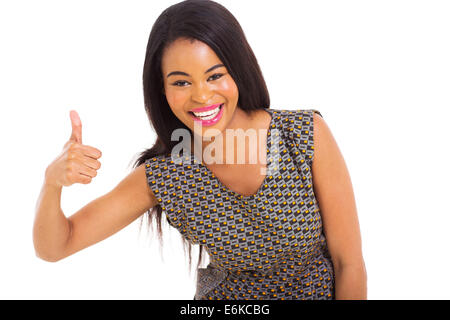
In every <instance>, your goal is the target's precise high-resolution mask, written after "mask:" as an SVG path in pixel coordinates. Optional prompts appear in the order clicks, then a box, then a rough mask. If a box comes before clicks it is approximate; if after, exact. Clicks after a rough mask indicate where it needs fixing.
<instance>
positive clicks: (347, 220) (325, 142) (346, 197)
mask: <svg viewBox="0 0 450 320" xmlns="http://www.w3.org/2000/svg"><path fill="white" fill-rule="evenodd" d="M314 150H315V151H314V158H313V164H312V171H313V184H314V192H315V194H316V197H317V200H318V202H319V207H320V210H321V214H322V220H323V230H324V233H325V237H326V239H327V245H328V249H329V251H330V255H331V257H332V261H333V266H334V269H335V280H336V281H335V283H336V287H335V295H336V299H367V287H366V286H367V284H366V282H367V279H366V278H367V276H366V269H365V264H364V260H363V256H362V248H361V247H362V246H361V235H360V230H359V223H358V216H357V210H356V203H355V197H354V194H353V187H352V183H351V180H350V174H349V172H348V170H347V166H346V164H345V161H344V158H343V156H342V154H341V152H340V150H339V147H338V145H337V143H336V141H335V140H334V137H333V135H332V133H331V131H330V129H329V128H328V126H327V124H326V123H325V121H324V120H323V119H322V117H320V116H319V115H317V114H316V113H314Z"/></svg>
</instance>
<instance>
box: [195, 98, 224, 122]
mask: <svg viewBox="0 0 450 320" xmlns="http://www.w3.org/2000/svg"><path fill="white" fill-rule="evenodd" d="M223 105H224V104H223V103H222V104H220V105H217V107H215V108H214V109H211V110H208V111H204V112H192V111H189V113H190V114H191V116H192V117H193V118H194V120H196V121H199V122H201V124H202V125H204V126H208V125H213V124H215V123H217V122H218V121H219V120H220V118H221V116H222V114H223Z"/></svg>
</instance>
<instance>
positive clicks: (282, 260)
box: [145, 109, 335, 300]
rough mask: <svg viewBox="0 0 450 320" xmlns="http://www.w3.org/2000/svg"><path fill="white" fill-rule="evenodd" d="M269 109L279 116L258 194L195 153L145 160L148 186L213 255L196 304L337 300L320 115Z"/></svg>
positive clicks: (184, 231)
mask: <svg viewBox="0 0 450 320" xmlns="http://www.w3.org/2000/svg"><path fill="white" fill-rule="evenodd" d="M264 110H266V111H267V112H268V113H269V114H270V115H271V116H272V119H271V122H270V126H269V128H268V131H267V161H266V163H267V164H266V166H267V169H269V167H270V168H271V170H267V171H266V173H267V174H266V176H265V180H264V181H263V183H262V184H261V186H260V187H259V189H258V191H257V192H256V193H255V194H253V195H250V196H243V195H240V194H238V193H235V192H233V191H232V190H230V189H228V188H227V187H225V186H224V185H223V184H222V183H221V182H220V181H219V180H218V179H217V178H216V177H215V175H214V174H213V173H212V172H211V171H210V170H209V169H208V168H207V167H206V166H205V165H204V164H203V163H202V161H199V159H197V158H196V157H195V155H193V154H191V155H173V154H168V155H160V156H156V157H153V158H150V159H147V160H146V161H145V170H146V176H147V181H148V184H149V187H150V188H151V190H152V191H153V193H154V194H155V197H156V198H157V200H158V205H160V206H161V208H162V210H163V212H165V214H166V217H167V220H168V222H169V224H170V225H171V226H172V227H174V228H176V229H177V230H178V231H179V232H180V233H181V235H182V236H183V237H185V238H186V239H187V240H188V241H189V242H190V243H191V244H201V245H203V246H204V247H205V249H206V251H207V252H208V254H209V258H210V263H209V264H208V266H207V267H206V268H198V269H197V288H196V293H195V297H194V299H196V300H204V299H205V300H233V299H236V300H305V299H334V297H335V295H334V269H333V264H332V261H331V257H330V254H329V251H328V247H327V243H326V239H325V235H324V233H323V230H322V219H321V215H320V208H319V205H318V203H317V201H316V198H315V195H314V190H313V181H312V161H313V157H314V140H313V132H314V131H313V129H314V121H313V114H314V112H316V113H318V114H319V115H321V114H320V112H319V111H317V110H314V109H308V110H279V109H264ZM321 116H322V115H321ZM180 158H183V160H185V161H180ZM186 160H187V161H186Z"/></svg>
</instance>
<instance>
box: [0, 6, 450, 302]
mask: <svg viewBox="0 0 450 320" xmlns="http://www.w3.org/2000/svg"><path fill="white" fill-rule="evenodd" d="M176 2H178V1H80V0H79V1H76V2H74V1H31V0H30V1H20V0H17V1H1V2H0V46H1V47H0V48H1V49H0V106H1V113H2V117H1V126H0V130H1V131H0V134H1V135H0V137H1V146H2V152H1V154H2V156H1V157H0V159H1V167H0V168H1V170H2V176H1V180H0V181H1V182H0V183H1V201H0V205H1V208H0V210H1V211H0V252H1V256H0V298H2V299H79V298H80V299H81V298H83V299H192V297H193V295H194V292H195V283H194V274H193V273H192V274H189V273H188V271H187V267H188V265H187V260H186V259H185V256H184V253H183V249H182V246H181V241H180V237H179V234H178V232H177V231H176V230H175V229H171V228H169V226H168V225H166V227H165V229H164V231H165V237H164V241H165V243H164V247H163V251H162V254H163V257H164V261H162V260H161V256H160V252H159V244H158V241H157V239H156V238H154V239H153V240H151V239H149V237H148V236H147V229H146V228H143V229H142V231H141V233H139V220H137V221H136V222H134V223H132V224H131V225H130V226H128V227H126V228H125V229H123V230H122V231H120V232H119V233H117V234H115V235H114V236H112V237H110V238H108V239H106V240H104V241H103V242H100V243H98V244H96V245H94V246H92V247H89V248H87V249H85V250H83V251H81V252H78V253H76V254H74V255H72V256H70V257H68V258H66V259H64V260H62V261H60V262H57V263H49V262H45V261H42V260H40V259H38V258H37V257H36V256H35V253H34V248H33V243H32V226H33V220H34V213H35V212H34V210H35V205H36V200H37V198H38V195H39V192H40V189H41V186H42V182H43V177H44V171H45V168H46V167H47V165H48V164H49V163H50V162H51V161H53V159H54V158H55V157H56V156H57V155H58V154H59V153H60V151H61V149H62V147H63V144H64V143H65V142H66V141H67V139H68V138H69V136H70V132H71V125H70V118H69V111H70V110H71V109H75V110H77V111H78V113H79V115H80V117H81V120H82V123H83V143H84V144H88V145H91V146H94V147H96V148H98V149H100V150H101V151H102V153H103V156H102V158H101V159H100V161H101V163H102V167H101V169H100V170H99V172H98V176H97V177H96V178H94V180H93V182H92V183H91V184H89V185H73V186H71V187H68V188H64V189H63V193H62V209H63V211H64V212H65V214H66V216H70V215H71V214H73V213H74V212H76V211H77V210H78V209H80V208H81V207H82V206H84V205H85V204H87V203H88V202H90V201H91V200H93V199H95V198H97V197H99V196H101V195H103V194H105V193H106V192H108V191H109V190H111V189H112V188H113V187H114V186H115V185H116V184H117V183H118V182H119V181H120V180H122V179H123V178H124V177H125V176H126V175H127V174H128V173H129V172H130V171H131V163H132V161H133V160H134V159H135V157H136V155H137V153H138V152H140V151H143V150H144V149H145V148H148V147H150V146H151V145H152V144H153V142H154V141H155V134H154V132H153V131H152V130H151V128H150V125H149V123H148V120H147V117H146V115H145V111H144V105H143V94H142V83H141V79H142V66H143V62H144V55H145V49H146V45H147V40H148V35H149V32H150V29H151V27H152V25H153V23H154V21H155V20H156V18H157V17H158V15H159V14H160V13H161V12H162V11H163V10H164V9H165V8H166V7H168V6H169V5H171V4H174V3H176ZM218 2H220V3H222V4H223V5H225V7H227V8H228V9H229V10H230V11H231V12H232V13H233V14H234V15H235V16H236V18H237V19H238V21H239V22H240V23H241V25H242V27H243V29H244V31H245V33H246V35H247V38H248V40H249V43H250V45H251V46H252V48H253V50H254V52H255V54H256V56H257V58H258V61H259V63H260V66H261V69H262V71H263V73H264V76H265V79H266V82H267V85H268V88H269V92H270V95H271V107H272V108H275V109H277V108H279V109H302V108H315V109H318V110H320V111H321V112H322V114H323V116H324V119H325V120H326V121H327V123H328V125H329V127H330V128H331V130H332V132H333V134H334V136H335V138H336V140H337V142H338V144H339V146H340V148H341V151H342V153H343V155H344V158H345V160H346V162H347V166H348V168H349V170H350V174H351V177H352V182H353V186H354V190H355V196H356V200H357V207H358V214H359V219H360V225H361V232H362V237H363V250H364V257H365V261H366V266H367V272H368V294H369V299H449V298H450V294H449V292H448V287H449V286H450V279H449V277H448V276H447V272H448V269H449V262H450V259H449V256H448V249H447V246H448V244H449V236H448V234H449V222H450V218H449V214H450V210H449V205H448V191H449V187H448V181H449V178H450V172H449V169H448V164H449V163H450V159H449V152H448V145H449V144H448V141H447V140H448V138H449V125H448V117H449V116H450V112H449V108H450V90H449V89H450V62H449V61H450V60H449V58H448V57H450V42H449V34H448V30H450V19H448V17H449V16H450V5H449V3H448V2H447V1H433V0H427V1H425V0H423V1H398V0H389V1H385V0H379V1H361V0H358V1H356V0H355V1H348V0H346V1H319V0H316V1H298V0H295V1H286V0H284V1H276V2H274V1H237V0H229V1H225V0H222V1H218ZM274 3H276V5H275V4H274ZM197 252H198V251H195V252H194V259H193V261H194V263H195V262H196V254H197ZM206 263H207V261H206Z"/></svg>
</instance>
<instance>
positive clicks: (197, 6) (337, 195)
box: [33, 0, 366, 299]
mask: <svg viewBox="0 0 450 320" xmlns="http://www.w3.org/2000/svg"><path fill="white" fill-rule="evenodd" d="M143 85H144V98H145V109H146V112H147V116H148V117H149V120H150V122H151V124H152V125H153V128H154V129H155V131H156V134H157V140H156V143H155V145H154V146H153V147H152V148H150V149H148V150H146V151H145V152H143V153H142V154H141V156H140V157H139V159H138V160H137V161H136V164H135V169H134V171H133V172H131V173H130V174H129V175H128V176H127V177H125V178H124V179H123V180H122V181H121V182H120V183H119V184H118V185H117V187H115V188H114V189H113V190H112V191H110V192H109V193H107V194H105V195H104V196H102V197H100V198H98V199H95V200H93V201H92V202H90V203H89V204H87V205H86V206H84V207H83V208H82V209H80V210H79V211H78V212H76V213H75V214H73V215H72V216H70V217H69V218H66V217H65V216H64V213H63V212H62V210H61V208H60V196H61V190H62V187H63V186H69V185H71V184H73V183H85V184H86V183H90V182H91V181H92V178H93V177H95V176H96V170H98V169H99V168H100V162H99V161H98V159H99V158H100V156H101V152H100V150H98V149H96V148H94V147H90V146H86V145H83V144H82V134H81V121H80V119H79V117H78V115H77V113H76V112H74V111H73V112H71V120H72V136H71V138H70V140H69V141H68V143H66V145H65V147H64V149H63V152H62V153H61V155H60V156H59V157H58V158H57V159H55V161H53V162H52V163H51V164H50V165H49V166H48V168H47V170H46V174H45V183H44V186H43V188H42V191H41V195H40V197H39V200H38V206H37V212H36V218H35V223H34V230H33V236H34V245H35V249H36V253H37V255H38V256H39V257H40V258H42V259H45V260H47V261H58V260H60V259H63V258H65V257H67V256H69V255H71V254H73V253H75V252H77V251H79V250H82V249H83V248H86V247H88V246H90V245H92V244H94V243H97V242H99V241H101V240H103V239H105V238H107V237H109V236H110V235H112V234H114V233H115V232H117V231H119V230H120V229H122V228H124V227H125V226H127V225H128V224H129V223H131V222H132V221H134V220H135V219H136V218H138V217H139V216H142V214H143V213H145V212H147V213H148V214H149V215H150V217H155V218H156V221H157V223H158V232H159V234H160V235H161V219H162V217H163V216H165V217H166V219H167V220H168V221H169V223H170V224H171V225H172V226H173V227H175V228H177V229H178V231H179V232H180V233H181V234H182V235H183V240H184V241H185V243H186V244H187V245H188V246H189V258H190V253H191V250H190V249H191V245H192V244H199V245H200V249H201V250H200V256H199V264H200V261H201V257H202V251H203V250H206V251H207V253H208V254H209V256H210V261H211V262H210V264H209V265H208V266H207V267H206V268H199V269H198V280H197V291H196V294H195V297H194V299H365V298H366V272H365V267H364V261H363V257H362V250H361V239H360V232H359V226H358V219H357V213H356V206H355V201H354V196H353V191H352V186H351V181H350V177H349V173H348V171H347V168H346V165H345V162H344V160H343V157H342V155H341V154H340V151H339V149H338V147H337V144H336V142H335V141H334V139H333V136H332V134H331V132H330V130H329V128H328V127H327V125H326V123H325V121H324V120H323V119H322V117H321V115H320V112H318V111H317V110H295V111H289V110H280V109H270V108H269V105H270V100H269V94H268V92H267V88H266V84H265V81H264V78H263V76H262V73H261V70H260V68H259V66H258V63H257V60H256V58H255V56H254V54H253V52H252V50H251V48H250V46H249V45H248V43H247V40H246V38H245V35H244V33H243V31H242V29H241V27H240V25H239V23H238V22H237V21H236V19H235V18H234V17H233V15H232V14H231V13H230V12H228V11H227V10H226V9H225V8H224V7H223V6H221V5H219V4H217V3H215V2H213V1H205V0H188V1H184V2H181V3H178V4H176V5H173V6H171V7H169V8H168V9H166V10H165V11H164V12H163V13H162V14H161V15H160V16H159V18H158V19H157V21H156V22H155V24H154V26H153V28H152V31H151V33H150V37H149V41H148V46H147V52H146V58H145V63H144V72H143ZM177 130H182V133H183V134H184V137H185V138H186V133H188V135H187V141H186V139H185V140H184V141H182V143H181V144H180V142H179V140H177V139H173V137H174V136H173V134H174V133H175V132H177ZM229 132H232V133H234V135H236V136H237V137H238V139H239V138H242V136H243V134H242V132H245V134H244V142H245V136H246V135H247V133H248V132H250V133H254V132H257V133H256V137H257V139H258V141H259V143H255V142H254V141H253V143H250V144H245V143H244V145H243V146H242V144H240V145H234V144H233V142H234V136H231V137H230V136H229V135H228V133H229ZM261 132H262V133H261ZM186 142H187V143H186ZM180 145H182V147H183V152H175V150H179V147H180ZM212 151H214V152H212ZM265 151H267V152H265ZM236 153H237V158H238V160H237V161H238V163H236V160H235V157H234V154H236ZM255 153H256V154H258V155H260V156H261V158H262V159H260V161H257V162H256V163H255V162H254V161H244V162H239V158H240V157H241V156H243V157H244V159H249V158H250V157H251V156H252V155H254V154H255ZM213 154H214V155H213ZM205 155H206V160H207V161H204V160H205ZM211 160H213V161H211ZM150 221H151V220H150Z"/></svg>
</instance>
